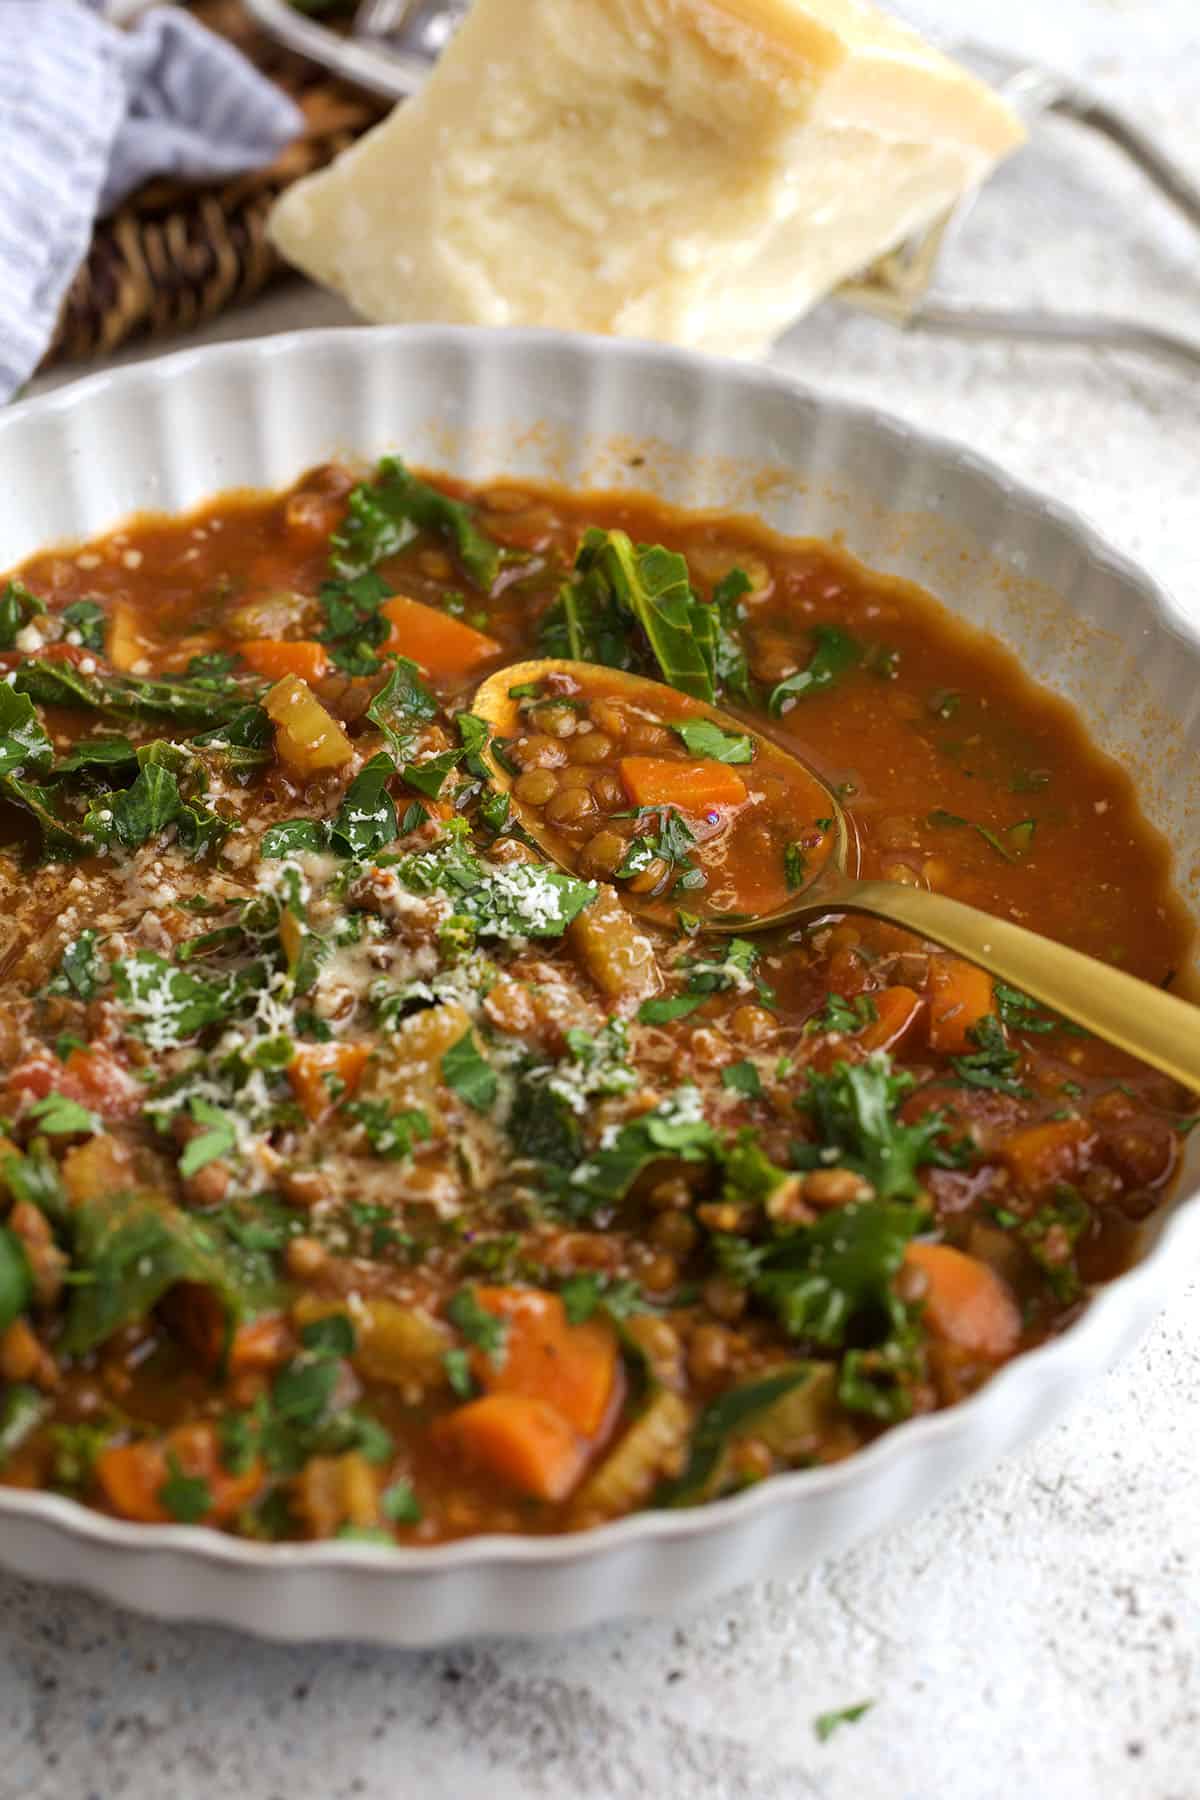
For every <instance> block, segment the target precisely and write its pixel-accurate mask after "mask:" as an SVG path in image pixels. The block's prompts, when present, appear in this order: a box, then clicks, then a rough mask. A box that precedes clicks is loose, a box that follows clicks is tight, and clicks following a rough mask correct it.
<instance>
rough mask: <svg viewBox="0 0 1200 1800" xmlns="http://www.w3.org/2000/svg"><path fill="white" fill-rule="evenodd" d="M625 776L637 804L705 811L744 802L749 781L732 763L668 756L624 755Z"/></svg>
mask: <svg viewBox="0 0 1200 1800" xmlns="http://www.w3.org/2000/svg"><path fill="white" fill-rule="evenodd" d="M620 767H621V780H622V781H623V782H624V784H625V792H626V793H627V794H628V795H629V798H630V799H631V800H632V801H633V804H634V805H635V806H677V807H678V808H679V809H680V811H681V812H690V813H702V812H706V811H707V810H708V808H709V807H710V806H740V805H741V804H742V802H743V801H744V800H745V798H746V784H745V782H744V781H743V780H742V778H741V776H740V775H738V774H736V773H735V772H734V770H732V769H731V768H730V767H729V765H728V763H721V762H712V761H710V760H708V759H705V760H704V761H703V762H674V761H672V760H671V758H670V757H666V756H623V757H622V758H621V764H620Z"/></svg>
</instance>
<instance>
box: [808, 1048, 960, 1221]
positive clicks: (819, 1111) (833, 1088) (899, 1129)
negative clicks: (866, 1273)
mask: <svg viewBox="0 0 1200 1800" xmlns="http://www.w3.org/2000/svg"><path fill="white" fill-rule="evenodd" d="M914 1085H915V1083H914V1080H913V1077H912V1076H911V1075H909V1074H907V1073H906V1072H905V1071H893V1069H892V1065H891V1060H890V1058H889V1057H887V1056H886V1055H884V1054H883V1053H882V1052H878V1051H877V1052H876V1053H875V1054H874V1055H872V1056H870V1057H868V1058H867V1060H866V1061H865V1062H861V1063H844V1062H843V1063H838V1064H837V1065H836V1066H835V1067H834V1069H833V1070H832V1071H831V1072H830V1073H829V1074H828V1075H821V1074H818V1073H817V1072H816V1071H810V1073H809V1076H808V1085H807V1088H806V1089H805V1092H804V1094H803V1095H802V1096H801V1097H800V1098H799V1099H798V1100H797V1102H796V1104H797V1106H799V1107H801V1108H803V1109H804V1110H805V1111H806V1112H808V1113H809V1115H810V1116H811V1118H812V1121H813V1125H814V1127H815V1132H816V1139H817V1143H818V1144H819V1145H823V1146H824V1147H825V1148H827V1149H829V1150H836V1151H837V1152H838V1156H837V1165H838V1166H839V1167H842V1168H848V1169H853V1170H854V1171H855V1172H856V1173H857V1174H859V1175H862V1176H863V1177H864V1178H865V1179H866V1180H867V1181H869V1182H870V1183H871V1185H872V1187H873V1188H874V1189H875V1192H876V1194H877V1195H878V1197H879V1199H880V1200H901V1199H911V1198H913V1197H915V1196H916V1195H917V1194H918V1193H919V1191H920V1183H919V1181H918V1178H917V1171H918V1169H920V1168H922V1167H924V1166H926V1165H929V1164H932V1165H934V1166H936V1167H944V1166H946V1163H947V1159H948V1157H949V1156H950V1155H951V1152H950V1151H948V1150H947V1148H946V1146H945V1144H944V1141H943V1140H944V1133H945V1125H946V1121H945V1117H944V1115H943V1114H942V1113H940V1112H931V1113H927V1114H926V1115H925V1117H924V1118H923V1119H921V1120H920V1121H919V1122H918V1123H917V1124H915V1125H905V1124H902V1123H901V1121H900V1118H899V1115H898V1108H899V1105H900V1103H901V1102H902V1101H903V1099H904V1098H905V1096H906V1095H907V1094H909V1093H910V1092H911V1091H912V1089H913V1087H914ZM838 1216H843V1215H838Z"/></svg>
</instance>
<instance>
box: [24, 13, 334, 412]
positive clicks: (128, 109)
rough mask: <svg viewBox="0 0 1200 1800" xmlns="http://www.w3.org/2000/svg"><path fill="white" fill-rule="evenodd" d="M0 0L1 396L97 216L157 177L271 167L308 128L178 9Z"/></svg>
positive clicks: (43, 328) (39, 336) (51, 316)
mask: <svg viewBox="0 0 1200 1800" xmlns="http://www.w3.org/2000/svg"><path fill="white" fill-rule="evenodd" d="M97 4H98V5H99V7H100V8H101V9H102V7H103V0H93V4H92V5H90V6H85V5H84V4H82V3H81V0H0V400H7V399H8V398H9V397H10V396H11V395H12V394H13V393H14V392H15V391H16V389H17V388H19V387H20V386H22V384H23V383H24V382H25V381H27V380H28V379H29V376H30V375H31V374H32V373H33V371H34V369H36V367H37V365H38V363H39V362H40V361H41V359H42V356H43V354H44V353H45V350H46V347H47V345H48V344H49V342H50V338H51V335H52V334H53V331H54V325H55V320H56V319H57V317H58V309H59V306H60V305H61V303H62V300H63V296H64V295H65V293H66V291H67V288H68V287H69V286H70V283H71V279H72V277H73V276H74V274H75V271H76V270H77V269H78V267H79V265H80V263H81V262H82V261H83V259H84V257H85V256H86V254H87V250H88V246H89V244H90V242H91V237H92V227H93V224H94V223H95V221H96V219H97V218H99V217H101V216H102V215H103V214H104V213H106V212H108V211H110V210H111V209H112V208H113V207H114V206H116V205H117V204H118V203H119V202H120V201H121V200H123V199H124V198H125V196H126V194H128V193H129V192H130V191H131V190H132V189H133V188H135V187H137V186H138V185H139V183H140V182H143V181H146V180H148V179H149V178H150V177H151V176H153V175H173V176H177V177H179V178H181V179H184V180H196V181H204V180H212V179H220V178H221V177H223V176H229V175H235V174H238V173H240V172H241V171H243V170H245V169H253V168H258V167H260V166H261V165H263V164H265V163H268V162H270V161H271V160H272V158H273V157H274V156H275V155H276V154H277V153H278V151H279V150H280V149H282V147H283V145H284V144H286V143H287V142H289V140H290V139H292V138H294V137H296V136H297V135H298V133H299V132H300V131H301V130H302V129H303V124H304V121H303V118H302V116H301V114H300V112H299V111H298V109H297V108H296V107H295V106H293V105H292V103H291V101H290V100H288V99H287V98H286V96H285V95H284V94H282V93H281V92H280V90H279V89H278V88H277V87H275V86H274V84H273V83H271V82H269V81H268V80H266V78H265V77H264V76H262V75H260V74H259V73H258V71H257V70H256V69H254V68H253V67H252V66H251V65H250V63H248V62H247V61H246V59H245V58H244V57H243V56H241V55H240V54H239V53H238V52H237V51H236V50H235V49H234V48H233V47H232V45H230V44H227V43H225V42H224V41H223V40H222V39H221V38H218V37H215V36H214V35H213V33H212V32H210V31H206V30H205V29H204V27H203V26H202V25H200V24H198V23H197V21H196V20H195V19H193V18H190V17H189V16H188V14H187V13H185V12H182V11H179V10H177V9H175V8H166V7H157V8H155V10H154V11H152V12H149V13H145V14H143V15H142V17H141V18H140V19H139V21H138V23H137V24H136V25H135V26H134V27H133V28H132V29H131V30H129V31H120V30H118V29H117V28H116V26H114V25H112V24H110V23H109V22H108V21H107V20H106V19H105V18H104V17H102V16H101V10H97Z"/></svg>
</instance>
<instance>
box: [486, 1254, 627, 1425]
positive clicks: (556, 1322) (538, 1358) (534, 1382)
mask: <svg viewBox="0 0 1200 1800" xmlns="http://www.w3.org/2000/svg"><path fill="white" fill-rule="evenodd" d="M477 1298H478V1301H479V1304H480V1306H482V1307H483V1308H484V1309H485V1311H487V1312H490V1313H491V1314H492V1315H493V1316H494V1317H495V1318H498V1319H503V1320H504V1321H505V1323H506V1325H507V1327H508V1329H507V1332H506V1334H505V1339H504V1347H503V1350H502V1351H501V1353H500V1354H499V1356H497V1357H496V1358H495V1360H493V1358H492V1357H491V1356H489V1355H487V1354H485V1353H483V1352H480V1353H479V1355H478V1356H477V1357H476V1358H475V1359H474V1363H473V1367H474V1373H475V1378H476V1380H477V1381H478V1382H479V1385H480V1387H482V1388H485V1389H486V1390H487V1392H488V1393H491V1394H525V1395H528V1396H529V1397H530V1398H532V1399H536V1400H544V1401H546V1402H547V1403H548V1404H549V1405H550V1406H553V1407H554V1409H555V1411H556V1412H558V1413H559V1414H560V1415H561V1416H562V1417H563V1418H564V1419H565V1420H566V1421H567V1423H568V1424H569V1425H571V1426H572V1427H573V1428H574V1430H575V1431H577V1432H578V1433H579V1434H580V1435H581V1436H583V1437H594V1436H595V1435H596V1433H597V1432H598V1431H599V1430H600V1427H601V1426H602V1425H603V1423H604V1421H605V1418H606V1416H607V1414H608V1411H609V1408H610V1406H611V1404H612V1398H613V1394H614V1392H615V1389H616V1385H617V1372H618V1368H619V1357H618V1354H617V1338H616V1333H615V1332H614V1331H613V1329H612V1327H611V1325H609V1324H608V1323H607V1322H606V1321H605V1320H603V1319H585V1320H584V1321H583V1323H582V1324H579V1325H570V1324H568V1322H567V1315H566V1312H565V1310H564V1307H563V1303H562V1301H561V1299H560V1298H559V1296H558V1295H557V1294H543V1293H539V1292H538V1291H537V1290H536V1289H533V1288H487V1287H485V1288H480V1289H479V1290H478V1293H477Z"/></svg>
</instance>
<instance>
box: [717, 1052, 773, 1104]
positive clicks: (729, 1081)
mask: <svg viewBox="0 0 1200 1800" xmlns="http://www.w3.org/2000/svg"><path fill="white" fill-rule="evenodd" d="M721 1086H722V1087H724V1088H728V1089H730V1090H731V1092H733V1093H735V1094H741V1095H743V1096H744V1097H745V1098H746V1099H747V1100H759V1099H761V1098H762V1091H763V1088H762V1081H761V1079H760V1077H759V1073H758V1070H757V1068H756V1067H755V1065H754V1064H753V1063H752V1062H748V1061H744V1062H736V1063H729V1064H728V1065H727V1066H726V1067H725V1068H724V1069H722V1070H721Z"/></svg>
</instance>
